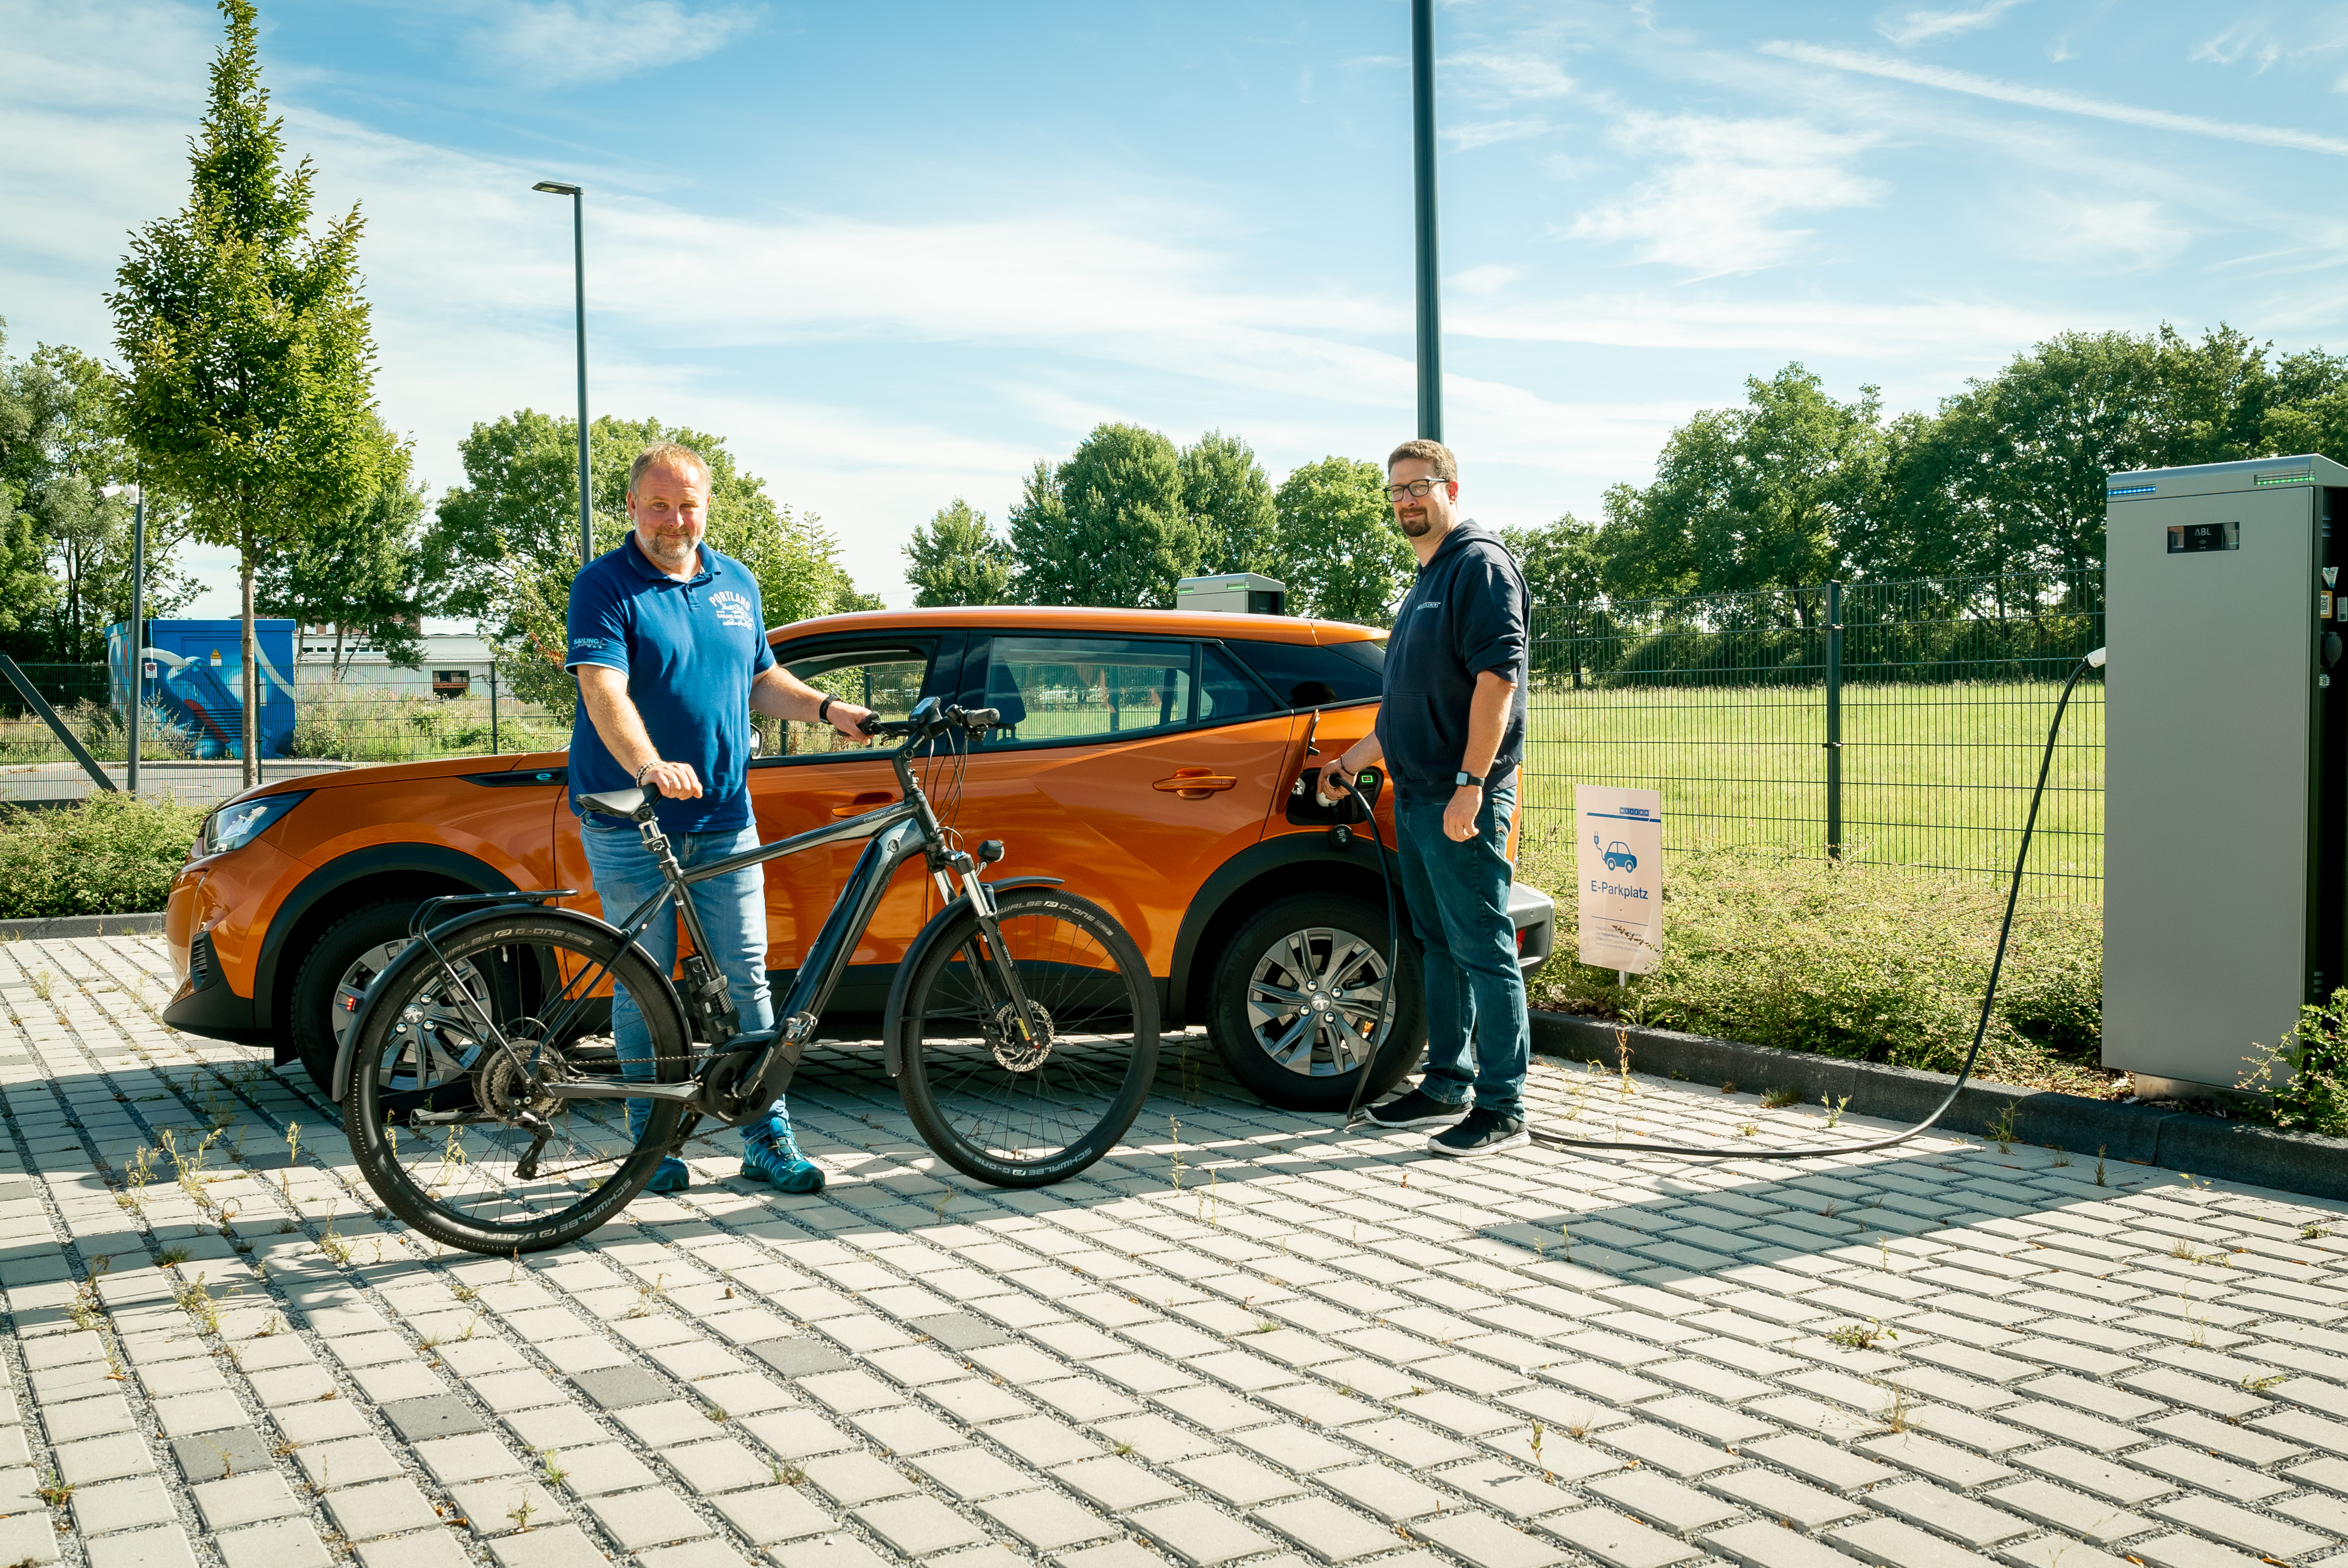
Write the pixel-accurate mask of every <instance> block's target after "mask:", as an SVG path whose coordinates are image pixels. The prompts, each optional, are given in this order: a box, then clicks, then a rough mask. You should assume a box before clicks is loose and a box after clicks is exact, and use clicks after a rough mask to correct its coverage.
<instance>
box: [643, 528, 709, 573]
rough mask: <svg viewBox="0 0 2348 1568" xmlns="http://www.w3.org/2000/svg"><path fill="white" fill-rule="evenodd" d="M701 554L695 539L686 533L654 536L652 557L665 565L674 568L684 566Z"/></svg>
mask: <svg viewBox="0 0 2348 1568" xmlns="http://www.w3.org/2000/svg"><path fill="white" fill-rule="evenodd" d="M699 554H700V552H699V551H697V550H695V548H694V541H693V540H692V539H691V538H687V537H686V536H685V535H684V534H654V536H653V548H652V558H653V559H654V560H656V561H658V562H659V563H660V564H661V565H663V566H664V567H668V568H671V569H675V568H679V567H683V566H685V564H686V563H688V562H690V561H693V560H695V559H697V558H698V556H699Z"/></svg>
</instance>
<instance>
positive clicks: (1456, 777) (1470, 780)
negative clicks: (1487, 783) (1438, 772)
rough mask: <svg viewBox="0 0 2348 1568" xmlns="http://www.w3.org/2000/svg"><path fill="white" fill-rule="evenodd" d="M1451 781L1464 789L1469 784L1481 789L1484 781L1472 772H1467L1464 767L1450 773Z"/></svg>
mask: <svg viewBox="0 0 2348 1568" xmlns="http://www.w3.org/2000/svg"><path fill="white" fill-rule="evenodd" d="M1451 782H1452V784H1453V785H1454V786H1456V787H1457V788H1459V789H1466V788H1467V787H1468V785H1469V784H1473V785H1475V786H1476V787H1477V788H1478V789H1482V788H1483V787H1484V781H1483V780H1482V779H1479V778H1478V777H1477V776H1476V775H1475V774H1471V773H1469V772H1468V771H1467V770H1466V769H1464V768H1463V769H1461V770H1460V771H1459V772H1458V773H1457V774H1453V775H1452V778H1451Z"/></svg>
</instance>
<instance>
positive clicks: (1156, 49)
mask: <svg viewBox="0 0 2348 1568" xmlns="http://www.w3.org/2000/svg"><path fill="white" fill-rule="evenodd" d="M263 26H264V29H265V30H264V35H263V63H264V69H265V72H266V79H267V81H268V82H269V84H270V86H271V87H272V89H273V92H274V94H275V97H276V104H277V107H278V108H279V109H280V110H281V111H282V112H283V115H284V117H285V120H286V128H287V136H288V139H289V141H290V142H291V144H292V146H293V148H294V149H296V150H298V151H300V152H303V153H306V154H308V155H309V156H310V157H312V158H313V159H315V161H316V163H317V165H318V170H319V184H320V191H321V195H322V197H323V199H324V200H323V202H322V205H332V206H346V205H348V204H349V203H351V202H354V201H355V202H358V203H359V204H360V205H361V207H362V209H363V211H364V213H365V215H366V220H367V225H368V227H367V238H366V245H365V251H364V254H365V257H366V268H367V272H368V275H369V288H368V292H369V296H370V298H371V299H372V301H373V302H374V307H375V323H376V338H377V342H378V344H379V346H380V348H381V353H382V368H381V374H380V379H379V384H378V391H379V395H380V398H381V402H382V405H383V407H384V410H385V412H386V415H387V416H388V417H389V418H390V420H391V421H392V423H393V424H394V425H396V426H397V427H398V428H400V429H402V430H405V431H408V432H412V433H413V435H414V436H415V437H416V440H417V452H418V458H419V463H420V467H421V471H422V474H423V476H424V477H426V478H427V479H428V480H429V481H431V482H432V483H433V484H434V485H435V486H436V487H438V486H445V485H448V484H450V483H453V482H456V481H457V480H458V479H459V478H460V477H461V475H460V471H459V469H458V463H457V456H456V442H457V439H458V437H459V436H461V435H462V434H463V433H464V431H465V430H466V429H467V428H468V427H469V425H471V424H472V423H473V422H474V421H476V420H481V419H489V418H494V417H496V416H497V415H499V414H502V413H505V412H507V411H509V410H510V409H513V408H517V407H520V406H522V405H537V406H540V407H548V408H553V409H557V410H568V409H569V408H570V407H571V405H572V379H571V377H572V359H571V354H572V338H571V316H570V309H571V304H570V302H571V271H570V269H571V250H570V238H571V236H570V221H569V220H570V214H569V211H568V210H567V204H566V203H563V202H561V201H558V200H555V199H553V198H551V197H546V196H541V195H536V194H533V193H531V191H530V189H529V187H530V183H531V182H532V181H533V180H536V179H543V178H550V177H551V178H561V179H575V180H578V181H581V182H582V183H583V184H584V185H585V186H586V187H587V188H588V193H589V195H588V208H587V214H588V217H587V248H588V309H589V331H590V354H591V374H592V380H593V386H592V398H593V403H594V407H595V410H596V411H597V412H598V413H603V412H611V413H620V414H625V415H632V416H643V415H659V416H660V417H662V418H664V419H667V420H670V421H672V422H680V423H686V424H692V425H698V426H700V427H703V428H705V429H709V430H712V431H715V432H717V433H719V434H721V435H723V436H726V437H727V439H728V443H729V445H730V446H732V448H733V449H734V450H735V451H736V453H737V455H739V456H741V457H742V458H744V459H745V460H746V461H747V463H748V464H749V465H750V466H752V467H753V468H754V469H755V470H756V471H757V472H759V473H760V474H763V475H764V476H766V477H767V481H768V485H769V488H770V490H771V491H772V492H773V493H774V494H775V495H776V496H777V497H778V498H779V499H782V500H785V501H788V502H790V503H792V504H794V505H796V506H798V507H801V508H803V509H809V510H813V511H815V512H818V513H819V514H820V515H821V516H822V517H823V518H824V519H825V521H826V523H827V524H828V525H829V526H830V527H831V528H834V529H835V530H836V531H837V532H838V533H839V536H840V538H841V541H842V545H843V548H844V552H845V559H846V560H847V562H848V564H849V566H850V569H852V570H853V571H854V573H855V574H856V576H857V578H858V580H859V581H860V583H861V584H862V585H863V586H864V587H865V588H867V589H871V590H874V591H878V592H881V593H883V594H885V595H887V596H888V597H889V598H890V599H891V600H892V601H894V602H902V601H903V600H904V598H905V594H906V590H905V588H904V584H903V581H902V576H901V572H902V565H903V562H902V558H901V554H900V547H901V544H902V542H903V540H904V538H906V536H907V535H908V533H909V532H910V531H911V528H912V527H913V526H914V525H915V524H916V523H918V522H920V521H922V519H924V518H927V517H928V515H929V514H930V513H931V512H932V511H933V510H934V509H935V508H937V507H940V506H942V505H943V504H944V503H945V502H947V501H948V500H950V499H952V498H953V497H955V496H957V495H960V496H966V497H969V499H970V500H971V501H972V502H973V504H975V505H977V506H979V507H983V508H984V509H985V510H986V511H987V512H988V513H990V514H991V515H993V516H994V517H995V518H998V519H999V518H1001V516H1002V514H1003V511H1004V508H1005V507H1007V506H1008V504H1009V503H1010V502H1011V501H1012V500H1013V499H1014V497H1016V495H1017V491H1018V485H1019V480H1020V477H1021V476H1022V475H1023V474H1024V473H1025V470H1026V469H1027V467H1028V466H1030V465H1031V464H1032V463H1033V461H1034V460H1035V458H1037V457H1039V456H1052V457H1058V456H1065V455H1066V453H1067V451H1068V450H1069V449H1070V447H1071V446H1073V445H1074V444H1075V443H1076V441H1077V440H1078V439H1079V438H1080V437H1081V436H1083V434H1084V433H1085V431H1086V430H1087V429H1088V428H1090V427H1091V426H1092V425H1094V424H1096V423H1097V422H1098V421H1101V420H1104V419H1119V420H1129V421H1134V422H1138V423H1140V424H1144V425H1152V426H1155V427H1157V428H1160V429H1163V430H1165V431H1167V432H1168V433H1169V435H1172V436H1175V437H1176V438H1177V439H1178V440H1189V439H1192V438H1194V437H1195V436H1197V435H1198V434H1199V433H1200V431H1202V430H1206V429H1209V428H1220V429H1223V430H1227V431H1234V432H1237V433H1239V434H1241V435H1243V436H1246V437H1247V438H1248V439H1249V440H1251V442H1252V443H1253V444H1254V446H1255V447H1256V450H1257V451H1258V453H1259V454H1260V455H1261V456H1262V458H1263V460H1264V463H1265V466H1266V467H1267V468H1268V469H1269V470H1270V471H1271V472H1272V477H1274V479H1275V480H1276V479H1277V478H1278V477H1280V476H1281V475H1282V474H1283V473H1285V472H1286V471H1287V470H1288V469H1289V468H1291V467H1293V466H1296V465H1297V464H1299V463H1303V462H1307V461H1311V460H1313V459H1314V458H1318V457H1320V456H1324V455H1326V454H1329V453H1333V452H1334V453H1344V454H1348V455H1351V456H1361V457H1370V458H1376V457H1380V456H1383V455H1384V453H1385V451H1386V450H1387V448H1388V447H1389V446H1392V445H1393V443H1394V442H1395V441H1396V440H1398V439H1401V438H1403V437H1405V436H1408V435H1410V434H1412V430H1411V424H1412V419H1413V407H1414V403H1413V388H1412V379H1411V378H1412V367H1411V363H1410V354H1411V251H1410V223H1409V220H1410V163H1409V143H1408V125H1409V74H1408V68H1407V61H1406V53H1407V38H1408V6H1407V4H1406V0H1326V3H1303V0H1297V3H1282V0H1257V3H1253V4H1226V3H1220V0H1182V3H1180V4H1172V3H1159V0H1122V3H1119V4H1115V5H1110V4H1100V3H1096V4H1092V5H1076V4H1010V5H991V6H979V5H947V4H893V5H892V4H865V5H852V6H837V5H826V6H815V5H791V4H783V3H779V0H767V3H764V4H756V3H741V4H736V3H733V0H401V3H394V0H263ZM0 37H5V38H6V39H7V40H8V43H7V44H6V46H5V59H6V62H7V67H8V68H7V73H6V75H7V79H8V89H7V91H6V92H5V94H0V316H5V318H6V320H7V323H8V333H9V339H10V348H11V351H12V352H16V353H25V352H29V351H30V349H31V348H32V346H33V344H34V343H36V342H41V341H49V342H67V343H76V344H77V345H79V346H81V347H84V348H88V349H92V350H105V349H107V348H108V323H107V318H106V314H105V310H104V305H103V302H102V299H101V295H102V293H103V292H104V290H105V289H106V288H107V287H108V285H109V282H110V278H111V273H112V269H113V267H114V264H115V262H116V261H117V259H118V256H119V254H120V251H121V250H122V246H123V240H124V236H125V235H126V233H127V232H128V231H129V230H131V229H132V228H133V227H135V226H136V225H137V224H139V223H140V222H142V221H144V220H147V219H149V218H151V217H153V216H156V215H158V214H160V213H163V212H166V211H170V210H175V209H176V208H177V207H178V206H179V204H180V200H182V197H183V195H184V191H185V178H186V166H185V162H184V151H183V149H184V142H185V138H186V137H187V135H188V133H189V131H190V129H191V128H192V127H193V125H194V123H195V121H196V118H198V116H199V114H200V113H201V104H202V95H203V89H204V69H205V66H206V64H207V62H208V60H209V59H210V56H211V52H212V51H213V49H214V48H215V47H216V46H217V43H218V38H219V24H218V20H217V17H216V15H215V14H214V13H213V12H212V11H211V9H210V8H209V7H208V6H203V5H189V4H178V3H174V0H73V3H72V4H68V5H57V4H55V0H0ZM1437 46H1438V51H1439V55H1440V56H1441V64H1440V67H1439V69H1440V76H1441V92H1440V102H1439V117H1440V127H1439V128H1440V136H1441V139H1442V148H1443V155H1442V162H1441V182H1442V190H1443V203H1444V234H1443V247H1444V250H1443V263H1444V265H1443V272H1444V276H1445V310H1446V320H1445V325H1446V345H1445V355H1446V360H1445V366H1446V370H1447V436H1448V437H1449V438H1450V440H1451V442H1452V444H1453V445H1454V446H1456V447H1457V449H1458V451H1459V453H1460V456H1461V461H1462V463H1463V466H1464V468H1465V477H1466V480H1467V485H1466V490H1467V496H1466V498H1467V500H1468V504H1469V509H1470V510H1471V511H1472V512H1474V513H1475V514H1476V515H1477V516H1478V517H1479V518H1482V519H1484V520H1485V521H1488V522H1495V523H1512V524H1522V523H1535V522H1541V521H1546V520H1548V519H1550V518H1554V517H1556V516H1558V515H1559V514H1560V513H1562V512H1565V511H1569V510H1570V511H1574V512H1577V513H1581V514H1582V515H1584V516H1595V514H1596V511H1597V507H1598V500H1599V497H1600V495H1601V492H1602V491H1603V490H1604V488H1605V487H1606V486H1607V485H1609V484H1611V483H1612V482H1614V481H1616V480H1626V479H1627V480H1632V481H1638V480H1642V479H1643V478H1645V477H1647V476H1648V474H1649V472H1650V470H1651V466H1652V464H1653V459H1654V456H1655V452H1656V450H1657V447H1658V446H1659V445H1660V444H1661V442H1662V439H1663V436H1664V435H1665V434H1666V433H1667V432H1668V431H1669V429H1670V428H1671V427H1672V425H1674V424H1676V423H1678V422H1679V421H1681V420H1682V419H1684V418H1685V417H1686V415H1688V414H1689V413H1690V412H1692V411H1694V409H1697V408H1700V407H1704V406H1712V405H1721V404H1725V403H1729V402H1734V401H1735V400H1736V399H1737V398H1738V396H1739V395H1741V385H1742V382H1743V380H1744V378H1745V377H1746V376H1747V375H1750V374H1767V373H1768V372H1770V371H1772V370H1774V369H1775V368H1776V367H1777V366H1779V365H1781V364H1785V363H1786V362H1787V361H1788V360H1800V361H1802V362H1803V363H1805V364H1808V365H1809V366H1811V367H1812V368H1813V369H1815V370H1817V371H1818V372H1819V373H1820V374H1823V375H1824V376H1825V377H1826V378H1827V380H1828V384H1829V385H1830V387H1831V388H1832V389H1833V390H1834V391H1835V392H1836V393H1837V394H1838V395H1844V396H1849V395H1855V394H1856V392H1857V389H1858V388H1859V385H1860V384H1862V383H1872V384H1879V385H1880V386H1881V387H1882V389H1883V393H1884V396H1885V399H1886V401H1887V403H1888V405H1890V407H1891V408H1893V409H1895V410H1896V409H1902V408H1909V407H1930V406H1931V405H1933V403H1934V402H1935V400H1936V399H1938V398H1939V397H1941V395H1945V394H1947V393H1949V392H1951V391H1952V390H1955V389H1957V388H1958V387H1960V386H1962V384H1963V383H1964V381H1965V379H1966V378H1967V377H1969V376H1974V375H1982V374H1989V373H1991V372H1993V370H1994V369H1995V368H1996V367H1997V366H1998V365H1999V364H2001V363H2003V361H2004V360H2006V359H2007V358H2009V357H2010V356H2011V355H2012V354H2014V353H2015V352H2016V351H2017V350H2020V349H2023V348H2024V347H2026V346H2027V345H2028V344H2029V343H2032V342H2033V341H2034V340H2036V339H2038V338H2041V337H2043V336H2044V335H2046V334H2048V333H2053V332H2056V331H2060V330H2064V329H2066V328H2082V329H2098V328H2105V327H2127V328H2131V329H2137V330H2142V329H2145V328H2148V327H2150V326H2152V325H2154V324H2155V323H2158V322H2160V321H2162V320H2164V319H2166V320H2170V321H2174V322H2176V323H2178V325H2180V326H2182V327H2185V328H2188V329H2189V330H2194V331H2199V329H2200V328H2202V327H2204V326H2207V325H2209V324H2211V323H2216V322H2217V321H2219V320H2220V319H2223V320H2227V321H2230V322H2232V323H2235V324H2236V325H2239V326H2240V327H2243V328H2245V329H2247V330H2249V331H2251V332H2253V333H2257V334H2258V335H2260V337H2269V338H2272V339H2273V340H2274V341H2275V342H2276V343H2277V344H2278V345H2280V346H2281V347H2284V348H2296V347H2302V346H2305V345H2308V344H2312V343H2327V344H2330V345H2332V346H2333V347H2335V348H2348V260H2343V258H2348V246H2343V239H2348V235H2343V229H2348V208H2343V202H2342V201H2341V200H2340V193H2341V190H2342V187H2343V176H2348V5H2313V4H2286V3H2271V4H2258V3H2249V4H2216V3H2211V0H2200V3H2198V4H2186V3H2166V4H2147V3H2142V0H2139V3H2137V4H2132V5H2122V4H2119V3H2118V0H1952V3H1950V4H1944V5H1935V4H1930V3H1927V4H1923V5H1911V4H1894V5H1890V6H1889V7H1879V6H1869V5H1823V4H1818V5H1806V4H1772V5H1754V4H1749V3H1747V4H1742V5H1733V4H1725V3H1718V4H1683V3H1678V0H1640V3H1636V4H1607V5H1599V4H1578V3H1575V0H1545V3H1540V4H1516V3H1510V0H1490V3H1483V0H1475V3H1459V4H1446V5H1441V6H1440V7H1439V9H1438V13H1437ZM203 564H204V566H205V569H206V571H207V573H208V574H209V575H210V576H211V578H212V579H214V580H216V581H219V582H222V583H225V582H227V581H228V580H229V576H228V572H227V569H226V568H225V566H224V563H223V560H222V559H221V558H220V557H218V556H216V555H208V556H206V557H205V558H204V560H203ZM229 602H230V601H229V600H228V598H227V597H226V595H225V594H224V593H221V594H217V595H211V596H208V598H207V600H206V601H205V603H204V604H203V606H202V607H201V608H202V609H204V610H212V611H225V610H226V609H227V608H228V605H229Z"/></svg>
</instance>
